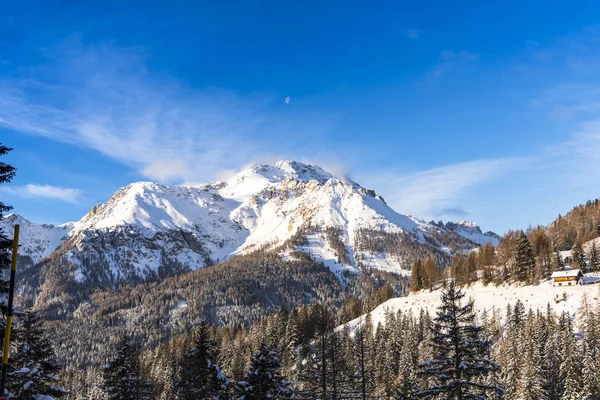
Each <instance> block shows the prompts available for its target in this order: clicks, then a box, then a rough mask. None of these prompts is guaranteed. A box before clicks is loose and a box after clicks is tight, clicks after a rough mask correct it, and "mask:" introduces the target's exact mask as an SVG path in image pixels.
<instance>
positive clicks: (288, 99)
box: [285, 96, 292, 104]
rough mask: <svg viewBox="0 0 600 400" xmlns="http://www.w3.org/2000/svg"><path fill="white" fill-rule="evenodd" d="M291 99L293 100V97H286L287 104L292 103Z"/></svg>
mask: <svg viewBox="0 0 600 400" xmlns="http://www.w3.org/2000/svg"><path fill="white" fill-rule="evenodd" d="M290 100H292V98H291V97H290V96H288V97H286V98H285V104H290Z"/></svg>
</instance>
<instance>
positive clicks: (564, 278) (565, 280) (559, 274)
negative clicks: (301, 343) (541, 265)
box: [551, 269, 583, 286]
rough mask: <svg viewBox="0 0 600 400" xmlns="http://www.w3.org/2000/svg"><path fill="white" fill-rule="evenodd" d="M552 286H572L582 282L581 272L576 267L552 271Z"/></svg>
mask: <svg viewBox="0 0 600 400" xmlns="http://www.w3.org/2000/svg"><path fill="white" fill-rule="evenodd" d="M551 278H552V286H572V285H577V284H579V283H582V282H583V273H582V272H581V270H578V269H570V270H567V271H556V272H553V273H552V277H551Z"/></svg>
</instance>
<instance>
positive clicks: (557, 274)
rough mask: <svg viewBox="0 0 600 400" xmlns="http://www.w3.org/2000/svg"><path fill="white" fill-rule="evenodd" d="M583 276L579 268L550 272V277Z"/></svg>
mask: <svg viewBox="0 0 600 400" xmlns="http://www.w3.org/2000/svg"><path fill="white" fill-rule="evenodd" d="M579 275H581V276H583V273H582V272H581V270H579V269H569V270H566V271H555V272H553V273H552V278H570V277H577V276H579Z"/></svg>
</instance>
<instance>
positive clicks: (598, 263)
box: [588, 242, 600, 272]
mask: <svg viewBox="0 0 600 400" xmlns="http://www.w3.org/2000/svg"><path fill="white" fill-rule="evenodd" d="M588 258H589V260H590V271H591V272H599V271H600V257H598V250H597V249H596V242H593V243H592V247H591V249H590V255H589V257H588Z"/></svg>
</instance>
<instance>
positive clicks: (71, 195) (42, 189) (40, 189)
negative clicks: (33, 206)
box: [0, 183, 83, 204]
mask: <svg viewBox="0 0 600 400" xmlns="http://www.w3.org/2000/svg"><path fill="white" fill-rule="evenodd" d="M0 190H2V191H4V192H7V193H10V194H12V195H15V196H19V197H25V198H33V199H39V200H58V201H64V202H66V203H72V204H78V203H80V202H81V200H82V196H83V190H80V189H71V188H62V187H58V186H51V185H37V184H33V183H31V184H27V185H23V186H3V187H1V188H0Z"/></svg>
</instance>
